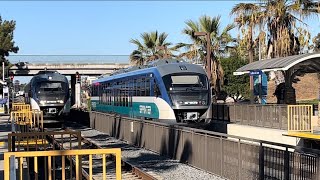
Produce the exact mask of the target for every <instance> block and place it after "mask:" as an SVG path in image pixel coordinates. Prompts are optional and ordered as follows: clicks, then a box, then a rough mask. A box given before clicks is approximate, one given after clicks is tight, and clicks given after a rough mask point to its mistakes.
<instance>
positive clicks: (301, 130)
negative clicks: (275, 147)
mask: <svg viewBox="0 0 320 180" xmlns="http://www.w3.org/2000/svg"><path fill="white" fill-rule="evenodd" d="M255 72H282V74H283V75H284V84H285V87H284V104H289V106H288V107H287V108H288V111H287V113H288V115H287V120H288V121H287V126H288V133H286V134H283V135H285V136H291V137H298V138H303V139H312V140H317V141H318V140H320V116H318V117H317V116H314V115H313V114H312V108H311V106H309V105H292V104H296V95H295V89H294V88H293V87H292V84H293V83H294V82H296V80H297V79H296V78H297V77H299V76H303V75H304V74H306V73H320V53H308V54H301V55H294V56H288V57H280V58H273V59H268V60H261V61H256V62H253V63H250V64H247V65H245V66H243V67H241V68H239V69H237V71H236V72H234V75H243V74H254V73H255ZM257 74H258V73H257ZM290 104H291V105H290ZM318 115H320V114H319V113H318Z"/></svg>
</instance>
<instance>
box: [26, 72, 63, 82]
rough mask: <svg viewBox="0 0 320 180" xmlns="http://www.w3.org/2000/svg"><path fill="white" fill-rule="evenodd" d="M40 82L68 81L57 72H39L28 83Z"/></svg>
mask: <svg viewBox="0 0 320 180" xmlns="http://www.w3.org/2000/svg"><path fill="white" fill-rule="evenodd" d="M40 81H61V82H66V83H68V79H67V78H66V76H65V75H62V74H60V73H59V72H58V71H48V70H45V71H39V72H38V73H37V74H36V75H34V76H33V78H32V79H31V80H30V83H35V82H40Z"/></svg>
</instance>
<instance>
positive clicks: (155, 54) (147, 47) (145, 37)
mask: <svg viewBox="0 0 320 180" xmlns="http://www.w3.org/2000/svg"><path fill="white" fill-rule="evenodd" d="M140 36H141V39H142V42H141V41H139V40H138V39H131V40H130V43H132V44H135V45H136V46H137V49H136V50H134V51H133V52H132V53H131V54H130V61H131V62H132V63H134V64H135V65H143V64H145V63H147V62H149V61H153V60H155V59H159V58H164V57H165V56H166V55H167V57H173V56H174V55H173V53H172V52H173V51H175V48H168V46H170V45H171V43H169V42H167V41H166V39H167V37H168V34H166V33H164V32H163V33H160V34H158V31H154V32H150V33H147V32H144V33H142V34H141V35H140ZM160 47H165V49H161V48H160Z"/></svg>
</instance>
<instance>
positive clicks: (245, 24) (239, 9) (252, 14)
mask: <svg viewBox="0 0 320 180" xmlns="http://www.w3.org/2000/svg"><path fill="white" fill-rule="evenodd" d="M230 14H231V15H236V17H235V19H234V22H235V24H236V26H237V27H238V28H239V29H241V32H242V34H243V38H242V39H241V40H240V45H242V46H245V47H246V50H247V51H248V56H249V63H251V62H253V59H254V47H255V42H256V41H260V39H259V38H261V35H260V34H263V32H259V35H258V36H257V37H258V39H257V40H255V34H254V29H255V28H256V27H257V26H258V25H259V26H262V24H263V12H261V8H260V7H259V6H258V5H257V4H254V3H239V4H237V5H235V6H234V7H233V8H232V10H231V13H230Z"/></svg>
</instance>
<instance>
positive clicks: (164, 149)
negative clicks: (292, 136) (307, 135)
mask: <svg viewBox="0 0 320 180" xmlns="http://www.w3.org/2000/svg"><path fill="white" fill-rule="evenodd" d="M90 125H91V127H92V128H95V129H97V130H99V131H102V132H105V133H108V134H110V135H111V136H113V137H116V138H119V139H122V140H125V141H127V142H128V143H130V144H134V145H136V146H140V147H144V148H146V149H150V150H152V151H155V152H158V153H159V154H162V155H166V156H168V157H170V158H173V159H177V160H180V161H181V162H187V163H189V164H191V165H193V166H196V167H198V168H201V169H203V170H206V171H208V172H211V173H214V174H217V175H220V176H222V177H225V178H228V179H231V180H233V179H239V180H242V179H285V180H288V179H310V180H311V179H320V171H319V170H320V169H319V168H320V164H319V162H320V161H319V160H320V157H319V154H320V151H318V150H313V149H307V148H299V149H297V148H296V147H294V146H289V145H284V144H278V143H272V142H266V141H259V140H254V139H248V138H242V137H237V136H231V135H227V134H221V133H216V132H212V131H205V130H200V129H192V128H186V127H181V126H172V125H167V124H163V123H158V122H152V121H141V120H137V119H132V118H127V117H119V116H115V115H110V114H105V113H99V112H91V113H90Z"/></svg>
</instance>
